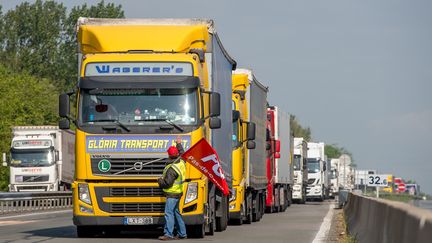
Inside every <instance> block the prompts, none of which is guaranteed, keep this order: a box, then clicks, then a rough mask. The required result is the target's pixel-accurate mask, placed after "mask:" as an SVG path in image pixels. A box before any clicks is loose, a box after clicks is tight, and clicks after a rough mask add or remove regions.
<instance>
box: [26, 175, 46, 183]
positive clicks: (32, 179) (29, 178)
mask: <svg viewBox="0 0 432 243" xmlns="http://www.w3.org/2000/svg"><path fill="white" fill-rule="evenodd" d="M44 181H49V175H41V176H39V175H31V176H23V182H44Z"/></svg>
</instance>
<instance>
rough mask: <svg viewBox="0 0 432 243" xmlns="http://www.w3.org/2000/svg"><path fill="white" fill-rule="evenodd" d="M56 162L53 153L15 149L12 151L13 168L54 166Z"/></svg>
mask: <svg viewBox="0 0 432 243" xmlns="http://www.w3.org/2000/svg"><path fill="white" fill-rule="evenodd" d="M53 162H54V159H53V153H52V151H50V150H48V149H46V150H33V149H32V150H30V149H23V150H22V151H21V150H18V149H15V150H13V151H11V166H13V167H38V166H47V165H52V164H53Z"/></svg>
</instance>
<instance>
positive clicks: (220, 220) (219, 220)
mask: <svg viewBox="0 0 432 243" xmlns="http://www.w3.org/2000/svg"><path fill="white" fill-rule="evenodd" d="M218 210H220V213H221V216H220V217H216V231H217V232H222V231H224V230H226V228H227V226H228V214H229V211H228V198H227V197H226V196H222V201H221V202H220V205H219V207H218Z"/></svg>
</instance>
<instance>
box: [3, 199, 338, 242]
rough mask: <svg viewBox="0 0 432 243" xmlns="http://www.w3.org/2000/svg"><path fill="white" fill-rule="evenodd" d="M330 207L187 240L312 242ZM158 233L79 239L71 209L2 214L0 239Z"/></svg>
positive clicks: (128, 238)
mask: <svg viewBox="0 0 432 243" xmlns="http://www.w3.org/2000/svg"><path fill="white" fill-rule="evenodd" d="M331 208H333V206H332V204H331V203H330V202H321V203H320V202H307V204H305V205H297V204H294V205H292V206H291V207H289V208H288V209H287V210H286V211H285V212H284V213H278V214H266V215H265V216H264V218H263V219H262V220H261V221H260V222H257V223H253V224H251V225H241V226H229V227H228V229H227V230H226V231H224V232H218V233H216V234H215V235H214V236H206V237H205V238H204V239H188V240H187V242H200V241H206V242H248V243H254V242H257V243H258V242H260V243H261V242H265V243H270V242H312V241H313V240H314V238H315V237H316V235H317V234H318V231H320V233H321V234H322V230H320V227H321V224H322V222H323V219H324V218H325V217H326V215H327V214H328V213H329V212H330V211H331V210H333V209H331ZM159 234H160V232H140V233H136V232H135V233H131V232H122V234H121V235H119V236H118V237H116V238H87V239H80V238H77V237H76V233H75V226H74V225H73V224H72V212H71V211H69V210H63V211H56V212H49V213H48V212H36V213H34V214H33V215H17V216H6V217H0V242H62V243H66V242H129V243H130V242H159V241H158V240H157V236H158V235H159ZM317 242H319V241H317Z"/></svg>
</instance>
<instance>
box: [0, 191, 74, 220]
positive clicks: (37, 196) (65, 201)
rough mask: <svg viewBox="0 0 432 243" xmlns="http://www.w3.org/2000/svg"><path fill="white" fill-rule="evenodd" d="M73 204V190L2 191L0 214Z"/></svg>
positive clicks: (64, 206) (68, 206) (57, 207)
mask: <svg viewBox="0 0 432 243" xmlns="http://www.w3.org/2000/svg"><path fill="white" fill-rule="evenodd" d="M71 206H72V192H7V193H0V215H4V214H9V213H22V212H30V211H38V210H50V209H61V208H70V207H71Z"/></svg>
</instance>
